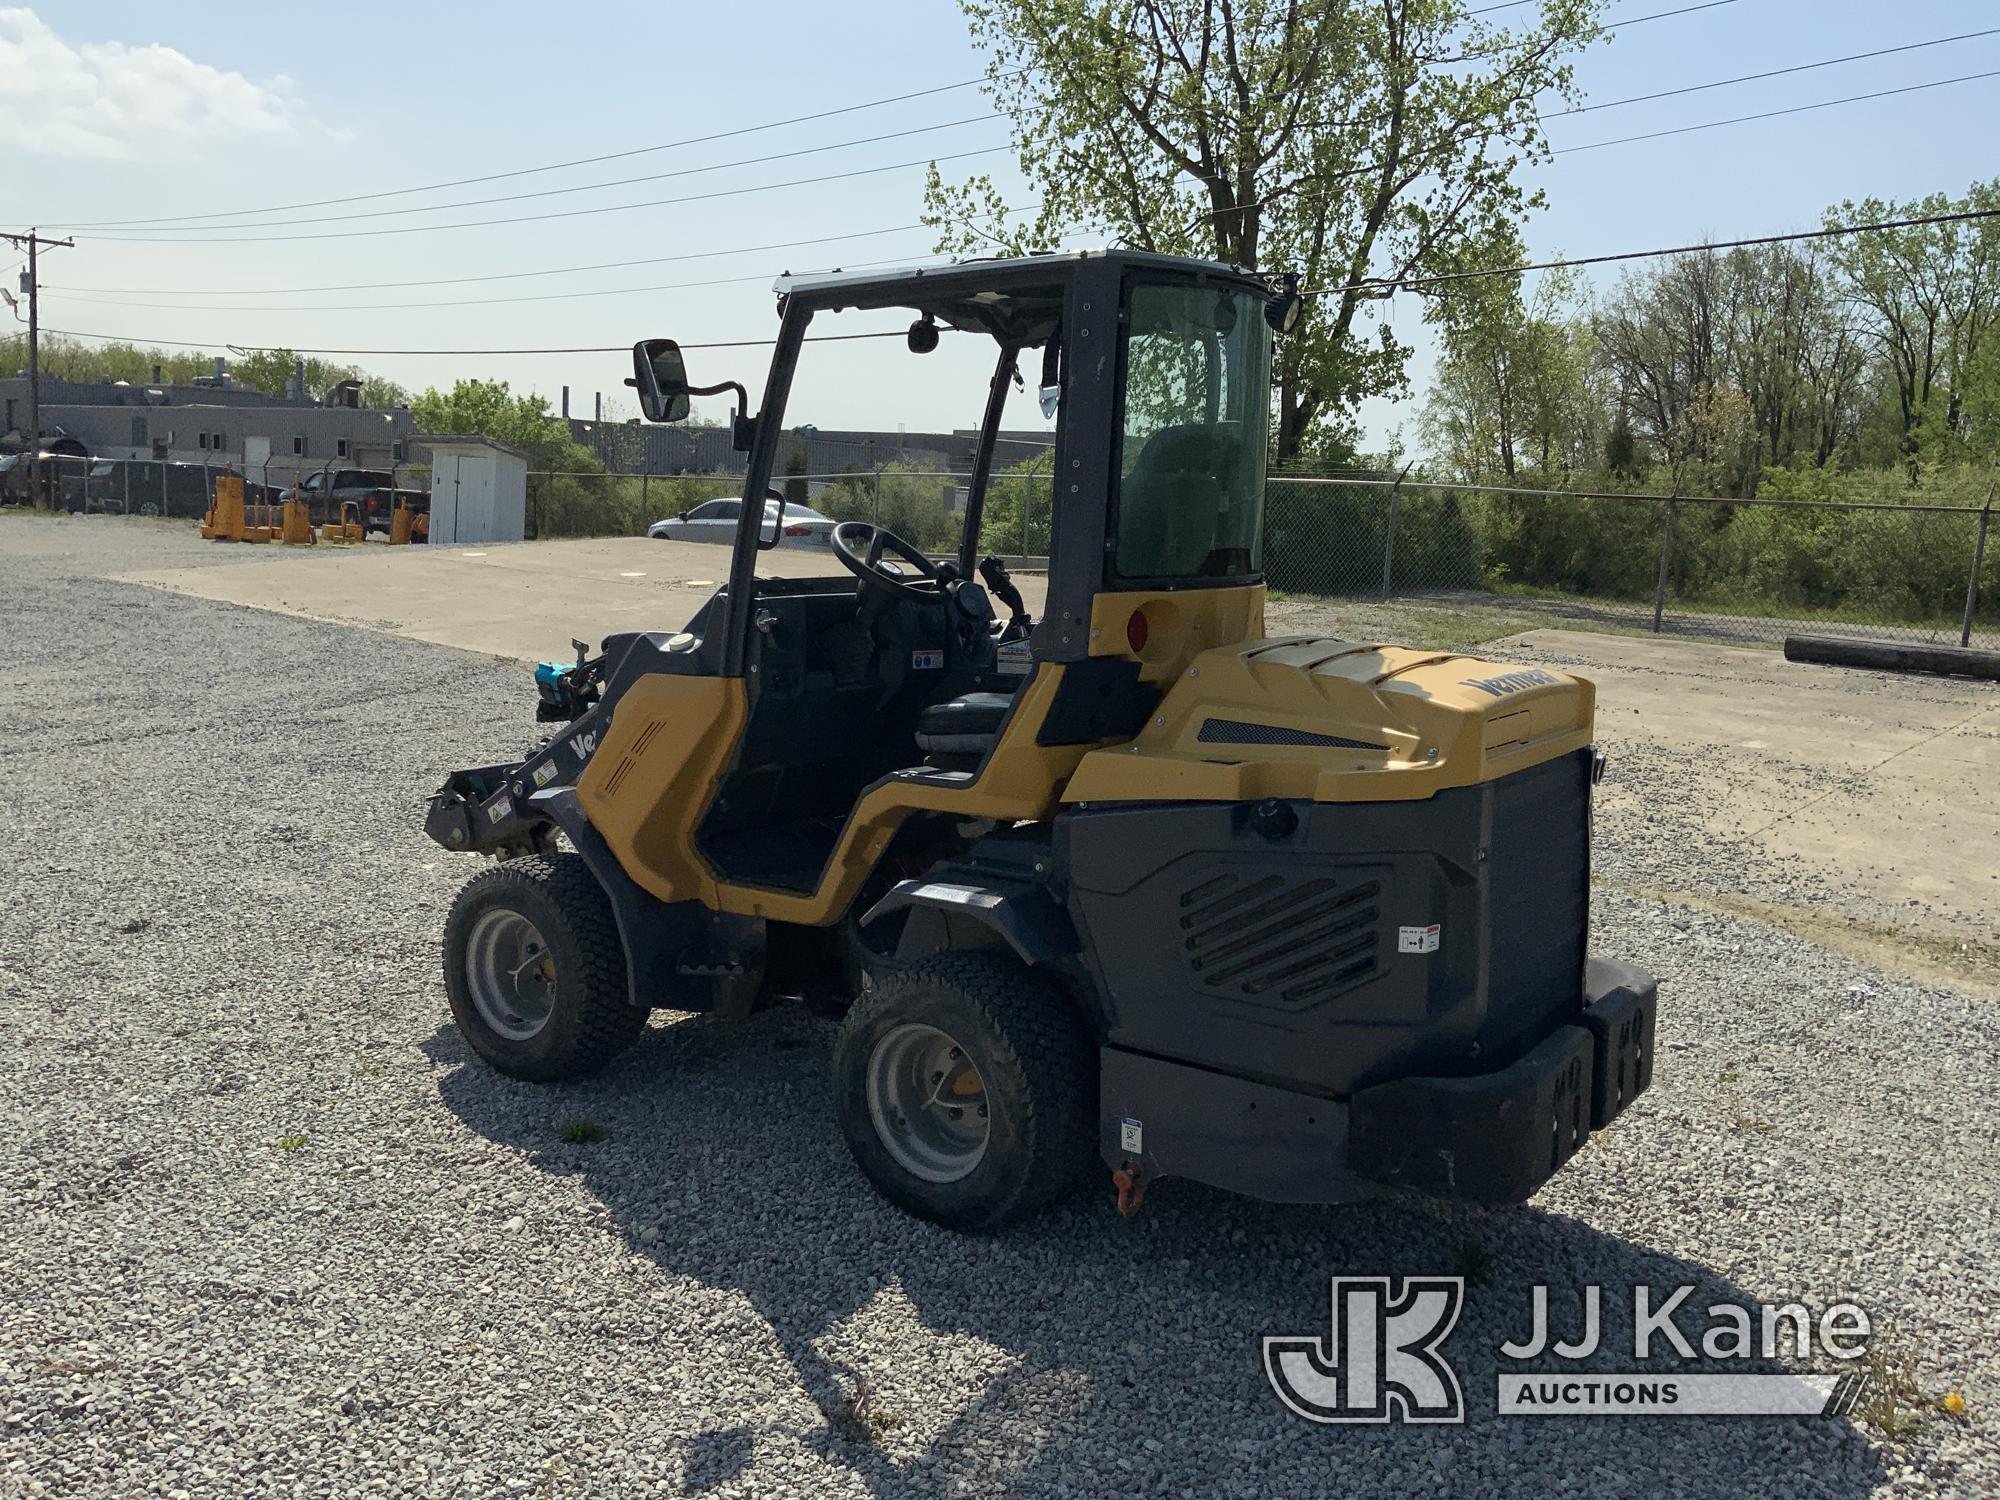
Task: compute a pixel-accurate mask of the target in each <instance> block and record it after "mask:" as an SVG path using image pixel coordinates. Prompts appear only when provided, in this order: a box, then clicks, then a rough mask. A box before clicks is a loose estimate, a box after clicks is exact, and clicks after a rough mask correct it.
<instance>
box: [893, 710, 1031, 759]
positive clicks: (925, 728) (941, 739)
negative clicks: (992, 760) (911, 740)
mask: <svg viewBox="0 0 2000 1500" xmlns="http://www.w3.org/2000/svg"><path fill="white" fill-rule="evenodd" d="M1013 706H1014V696H1013V694H1011V693H965V694H962V695H961V696H959V697H957V698H947V699H946V700H945V701H944V702H942V703H933V704H932V705H931V706H930V707H929V708H927V709H925V710H924V711H923V712H922V713H920V714H918V715H917V748H918V749H919V750H921V751H923V752H924V754H925V755H927V756H931V757H934V758H935V757H941V756H948V757H950V758H951V760H952V761H953V762H958V761H962V760H964V759H965V758H967V757H971V758H974V759H977V758H979V757H981V756H984V755H985V754H986V752H987V751H988V750H991V749H992V748H993V741H994V740H995V739H996V738H998V736H999V734H1000V725H1001V723H1002V722H1003V721H1004V720H1005V719H1006V717H1007V710H1008V709H1010V708H1012V707H1013ZM940 763H941V764H942V763H943V762H940Z"/></svg>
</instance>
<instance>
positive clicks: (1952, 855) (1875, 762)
mask: <svg viewBox="0 0 2000 1500" xmlns="http://www.w3.org/2000/svg"><path fill="white" fill-rule="evenodd" d="M1489 646H1490V647H1491V648H1494V649H1496V651H1497V652H1500V653H1504V654H1507V655H1509V656H1513V655H1520V656H1523V657H1527V658H1529V659H1532V660H1536V661H1540V662H1546V663H1548V664H1549V665H1552V666H1558V667H1562V668H1565V669H1567V670H1570V671H1574V672H1577V673H1579V674H1580V675H1582V676H1585V677H1588V678H1590V679H1591V680H1592V681H1594V682H1595V683H1596V684H1597V689H1598V715H1597V722H1598V739H1599V742H1600V743H1601V744H1602V745H1604V747H1605V749H1606V751H1607V753H1608V754H1610V755H1611V756H1612V757H1613V761H1614V775H1613V776H1612V777H1611V778H1610V779H1609V780H1608V781H1607V783H1606V787H1605V804H1604V815H1605V816H1606V817H1607V818H1616V817H1620V816H1626V815H1633V816H1645V815H1650V814H1651V813H1652V812H1653V811H1655V810H1653V809H1647V808H1638V807H1632V806H1630V805H1629V804H1627V803H1626V802H1625V800H1624V799H1625V798H1626V797H1627V795H1628V794H1627V793H1626V792H1625V791H1624V790H1623V788H1622V787H1621V784H1620V782H1619V780H1618V778H1617V776H1616V775H1615V763H1616V758H1617V757H1618V756H1619V755H1620V754H1621V753H1629V754H1634V755H1651V756H1660V755H1664V756H1668V757H1673V756H1681V755H1685V756H1691V757H1698V759H1697V760H1691V761H1690V764H1691V765H1705V766H1707V767H1710V768H1712V769H1710V770H1709V771H1708V772H1707V773H1706V774H1702V775H1700V776H1699V777H1698V778H1691V779H1690V780H1689V782H1688V785H1687V799H1688V800H1687V802H1686V804H1684V805H1683V806H1681V807H1678V808H1676V809H1674V810H1673V812H1674V814H1675V816H1676V817H1678V818H1680V819H1682V820H1683V821H1684V822H1685V823H1689V824H1692V825H1693V826H1694V827H1697V828H1699V829H1701V830H1704V831H1705V832H1706V834H1708V835H1709V836H1712V837H1714V838H1716V839H1721V840H1743V841H1744V842H1746V843H1747V844H1748V845H1749V846H1751V848H1752V849H1753V850H1754V851H1755V852H1756V853H1757V855H1759V856H1760V857H1761V858H1762V860H1763V861H1764V862H1765V863H1766V865H1767V867H1770V868H1774V869H1778V870H1780V871H1782V870H1784V869H1787V868H1789V869H1792V870H1795V871H1797V872H1798V874H1799V875H1800V877H1801V878H1800V882H1799V883H1800V885H1801V886H1805V885H1807V884H1820V885H1823V886H1826V887H1832V888H1837V889H1840V890H1841V891H1843V892H1844V893H1845V894H1846V895H1848V896H1850V897H1852V898H1853V899H1854V901H1855V902H1856V903H1857V904H1858V905H1859V906H1864V907H1872V908H1874V909H1875V911H1876V912H1878V913H1879V914H1880V916H1881V920H1884V921H1886V922H1889V923H1890V924H1892V925H1895V926H1899V927H1907V926H1911V925H1924V923H1925V919H1929V920H1930V923H1931V925H1933V926H1936V927H1937V928H1939V929H1940V930H1945V931H1956V932H1959V933H1963V934H1968V935H1977V936H1978V937H1980V938H1982V939H1984V940H1988V941H1990V937H1991V934H1992V931H1993V929H1994V926H1995V922H1994V916H1993V913H1994V911H1995V909H1996V907H2000V859H1996V851H2000V777H1996V776H1995V774H1994V773H1995V772H1996V771H2000V688H1996V687H1995V686H1994V685H1993V684H1991V683H1984V682H1974V681H1969V680H1963V679H1957V678H1932V677H1913V676H1903V675H1889V674H1885V673H1879V672H1860V671H1852V670H1849V669H1846V668H1841V667H1821V666H1810V665H1805V664H1801V663H1797V662H1788V661H1786V660H1785V659H1784V658H1783V657H1782V656H1780V655H1779V654H1778V653H1776V652H1773V651H1757V650H1749V649H1744V648H1741V647H1735V646H1714V645H1706V644H1700V643H1692V642H1687V641H1665V640H1648V639H1644V638H1638V637H1628V636H1612V635H1594V634H1586V633H1582V632H1576V631H1563V630H1534V631H1529V632H1527V633H1526V634H1523V635H1516V636H1509V637H1506V638H1505V639H1503V640H1500V641H1494V642H1490V643H1489ZM1649 780H1651V781H1653V783H1654V785H1655V787H1657V778H1649ZM1654 795H1657V792H1655V793H1654ZM1807 876H1814V877H1818V879H1817V880H1816V881H1808V880H1807V879H1806V877H1807ZM1684 894H1691V895H1697V896H1700V895H1712V894H1715V893H1712V892H1689V893H1684ZM1725 894H1726V893H1725ZM1913 907H1914V908H1916V910H1914V911H1913Z"/></svg>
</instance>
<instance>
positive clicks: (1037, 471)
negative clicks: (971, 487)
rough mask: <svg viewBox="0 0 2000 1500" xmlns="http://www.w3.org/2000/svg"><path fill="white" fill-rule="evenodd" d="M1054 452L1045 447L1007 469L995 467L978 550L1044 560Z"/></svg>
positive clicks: (988, 492)
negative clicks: (1042, 558)
mask: <svg viewBox="0 0 2000 1500" xmlns="http://www.w3.org/2000/svg"><path fill="white" fill-rule="evenodd" d="M1054 474H1055V450H1053V449H1051V448H1044V449H1042V450H1041V451H1040V452H1038V453H1036V454H1034V455H1033V456H1032V457H1030V458H1024V459H1022V460H1021V461H1020V462H1019V463H1017V464H1013V465H1010V466H1009V467H1007V468H1004V469H1000V468H996V469H995V470H994V471H993V474H992V477H991V478H990V479H989V481H988V482H987V486H986V508H985V510H984V511H983V512H982V513H981V515H980V524H979V550H980V551H981V552H997V553H1000V554H1001V555H1003V556H1006V557H1017V556H1026V557H1047V556H1048V555H1049V516H1050V504H1049V502H1050V498H1051V487H1052V485H1053V482H1054V480H1053V476H1054Z"/></svg>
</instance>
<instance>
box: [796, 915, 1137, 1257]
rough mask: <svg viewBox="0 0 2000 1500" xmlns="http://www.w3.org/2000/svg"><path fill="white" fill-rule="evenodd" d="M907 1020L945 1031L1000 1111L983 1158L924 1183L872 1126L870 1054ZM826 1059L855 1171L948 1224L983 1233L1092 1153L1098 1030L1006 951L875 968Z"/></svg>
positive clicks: (1054, 1192)
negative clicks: (963, 1173)
mask: <svg viewBox="0 0 2000 1500" xmlns="http://www.w3.org/2000/svg"><path fill="white" fill-rule="evenodd" d="M904 1021H920V1022H924V1023H926V1024H929V1025H934V1026H938V1027H940V1028H941V1029H943V1030H945V1031H946V1032H948V1033H949V1034H950V1035H951V1037H952V1039H953V1040H954V1041H956V1042H957V1043H958V1044H959V1045H960V1046H961V1047H963V1048H964V1049H965V1050H966V1052H967V1054H968V1055H969V1056H970V1057H971V1059H972V1061H973V1062H974V1063H975V1065H977V1066H978V1068H979V1070H980V1074H981V1076H982V1077H983V1078H984V1079H985V1082H986V1089H987V1096H988V1098H989V1100H992V1101H993V1102H994V1104H995V1105H996V1106H997V1110H998V1111H1004V1112H1005V1115H1006V1121H1007V1128H1006V1129H1005V1130H1004V1131H1003V1130H1001V1129H999V1128H997V1127H998V1126H999V1124H1000V1121H999V1119H998V1118H997V1116H996V1119H995V1126H996V1128H995V1129H994V1131H993V1133H992V1134H991V1136H989V1139H988V1145H987V1154H986V1157H985V1158H984V1159H982V1161H981V1162H980V1165H979V1166H978V1167H977V1168H975V1169H974V1171H973V1173H972V1174H971V1176H970V1177H967V1178H965V1179H962V1180H961V1181H959V1182H956V1183H947V1184H933V1183H927V1182H924V1181H921V1180H920V1179H918V1178H916V1177H914V1176H912V1175H911V1174H909V1173H908V1172H906V1171H904V1170H903V1169H902V1168H901V1167H899V1166H897V1165H896V1163H895V1161H894V1159H893V1158H892V1157H891V1156H890V1155H889V1153H888V1151H887V1150H886V1149H885V1148H884V1147H883V1146H882V1144H881V1142H880V1139H879V1138H878V1136H877V1135H876V1132H875V1126H874V1122H873V1119H872V1118H871V1116H870V1113H869V1110H868V1102H867V1069H868V1058H869V1054H870V1052H871V1051H872V1049H873V1046H874V1044H875V1042H876V1041H877V1040H879V1039H880V1037H881V1036H883V1035H884V1034H886V1032H887V1031H888V1030H889V1028H891V1027H893V1026H895V1025H897V1024H900V1023H902V1022H904ZM968 1033H970V1034H968ZM833 1067H834V1098H835V1101H836V1110H837V1113H838V1116H839V1120H840V1127H841V1131H842V1133H843V1134H844V1135H845V1136H846V1137H847V1143H848V1146H849V1148H850V1149H851V1150H852V1151H853V1152H854V1156H855V1159H856V1161H857V1162H858V1163H859V1164H860V1166H861V1169H862V1171H863V1172H864V1173H866V1174H867V1176H868V1178H869V1180H870V1181H871V1182H873V1183H874V1184H875V1186H876V1187H877V1188H878V1189H879V1190H880V1191H881V1192H882V1194H883V1196H884V1197H886V1198H888V1199H889V1200H890V1201H891V1202H892V1203H895V1204H896V1205H897V1206H898V1207H900V1208H903V1209H905V1210H907V1211H908V1212H910V1213H913V1214H916V1215H917V1216H919V1217H921V1218H925V1219H929V1220H931V1221H932V1222H934V1223H938V1224H943V1225H945V1226H946V1227H947V1228H952V1229H965V1230H974V1231H983V1232H991V1231H995V1230H1000V1229H1005V1228H1008V1227H1009V1226H1011V1225H1014V1224H1017V1223H1019V1222H1021V1221H1022V1220H1024V1219H1026V1218H1029V1217H1031V1216H1032V1215H1034V1214H1035V1213H1037V1212H1039V1211H1040V1210H1041V1209H1043V1208H1045V1207H1047V1206H1048V1205H1049V1204H1050V1203H1052V1202H1053V1201H1054V1200H1055V1199H1056V1198H1058V1197H1060V1196H1061V1195H1062V1194H1063V1193H1065V1192H1066V1191H1067V1190H1069V1189H1070V1188H1071V1187H1073V1186H1074V1185H1075V1184H1076V1183H1077V1182H1078V1181H1079V1180H1080V1179H1081V1178H1082V1176H1083V1175H1084V1174H1085V1173H1086V1172H1087V1171H1088V1170H1089V1168H1090V1167H1091V1166H1092V1165H1093V1164H1094V1163H1095V1161H1096V1156H1097V1153H1096V1145H1097V1092H1098V1084H1097V1045H1096V1041H1095V1038H1094V1037H1093V1036H1092V1034H1091V1032H1090V1030H1089V1028H1088V1027H1087V1025H1086V1024H1085V1022H1084V1019H1083V1017H1082V1015H1081V1014H1080V1013H1079V1012H1078V1010H1077V1008H1076V1006H1075V1004H1074V1003H1073V1002H1072V1001H1071V1000H1070V998H1069V996H1068V995H1066V994H1065V993H1064V992H1063V991H1062V990H1061V989H1060V988H1058V987H1057V986H1056V985H1055V984H1053V983H1051V982H1050V981H1049V980H1047V979H1045V978H1042V977H1041V976H1039V975H1037V974H1035V973H1034V972H1032V971H1031V970H1030V969H1028V968H1027V966H1026V965H1024V964H1022V963H1021V962H1019V961H1018V960H1017V959H1015V958H1014V957H1013V955H1012V954H1009V953H1000V952H995V951H990V950H989V951H963V950H961V951H958V952H948V953H939V954H933V955H931V956H930V957H928V958H923V959H918V960H916V961H914V962H912V963H910V964H908V965H907V966H906V967H903V968H901V969H898V970H896V971H894V972H891V973H888V974H884V975H880V976H878V977H877V979H876V981H875V983H874V985H873V986H872V987H871V988H870V989H868V990H867V991H866V992H865V993H864V994H862V995H861V996H860V997H859V998H858V999H857V1000H856V1001H855V1002H854V1006H853V1008H852V1009H851V1010H849V1012H848V1013H847V1017H846V1020H845V1021H844V1022H843V1023H842V1025H841V1030H840V1035H839V1037H838V1038H837V1039H836V1040H835V1043H834V1052H833Z"/></svg>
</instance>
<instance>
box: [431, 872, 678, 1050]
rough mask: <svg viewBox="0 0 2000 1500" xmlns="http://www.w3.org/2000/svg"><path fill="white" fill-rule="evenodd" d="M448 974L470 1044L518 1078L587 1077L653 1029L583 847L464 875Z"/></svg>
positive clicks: (447, 936)
mask: <svg viewBox="0 0 2000 1500" xmlns="http://www.w3.org/2000/svg"><path fill="white" fill-rule="evenodd" d="M444 982H445V993H446V994H447V995H448V996H449V997H450V1000H451V1013H452V1018H453V1019H454V1020H456V1021H457V1022H458V1029H459V1030H460V1032H462V1033H463V1034H464V1036H465V1040H466V1042H467V1043H468V1044H469V1045H470V1046H471V1048H472V1050H473V1051H474V1052H477V1053H478V1054H479V1055H480V1056H481V1057H483V1058H484V1059H486V1061H487V1062H488V1063H490V1064H491V1065H492V1066H493V1067H495V1068H496V1069H498V1070H499V1071H500V1072H502V1073H505V1074H507V1075H508V1076H509V1077H513V1078H526V1079H529V1080H531V1081H533V1082H536V1083H556V1082H560V1081H561V1080H563V1079H568V1078H580V1077H582V1076H583V1075H585V1074H587V1073H593V1072H595V1071H596V1070H597V1069H599V1068H601V1067H603V1066H604V1065H605V1064H606V1063H607V1062H609V1061H610V1060H611V1059H612V1058H614V1057H616V1056H617V1055H618V1054H619V1053H620V1052H623V1051H624V1050H625V1049H626V1048H627V1047H629V1046H630V1045H631V1044H632V1043H633V1042H634V1041H636V1040H638V1037H639V1034H640V1033H641V1032H643V1031H644V1030H645V1029H646V1016H647V1012H646V1011H645V1010H644V1009H641V1008H639V1007H636V1006H634V1005H632V1004H631V1003H630V1002H629V998H628V994H627V987H626V979H625V950H624V948H623V947H622V946H621V945H620V943H619V939H618V924H617V921H616V919H615V918H614V917H613V916H612V912H611V901H610V898H609V897H608V896H606V895H605V893H604V887H603V886H601V885H599V884H598V881H597V877H596V876H594V875H592V874H591V873H590V869H589V867H588V866H587V865H585V864H584V862H583V859H582V857H581V856H580V855H576V854H566V853H563V854H537V855H532V856H529V857H527V858H523V859H514V860H509V861H508V862H507V863H506V864H503V865H500V866H499V867H497V868H495V869H491V870H487V871H485V872H483V873H482V874H479V875H476V876H474V877H473V878H472V879H471V880H470V881H468V882H467V883H466V885H465V888H464V889H463V890H461V891H460V892H459V893H458V899H457V900H456V901H454V902H453V903H452V908H451V916H450V918H449V919H448V920H447V921H446V923H445V929H444Z"/></svg>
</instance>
